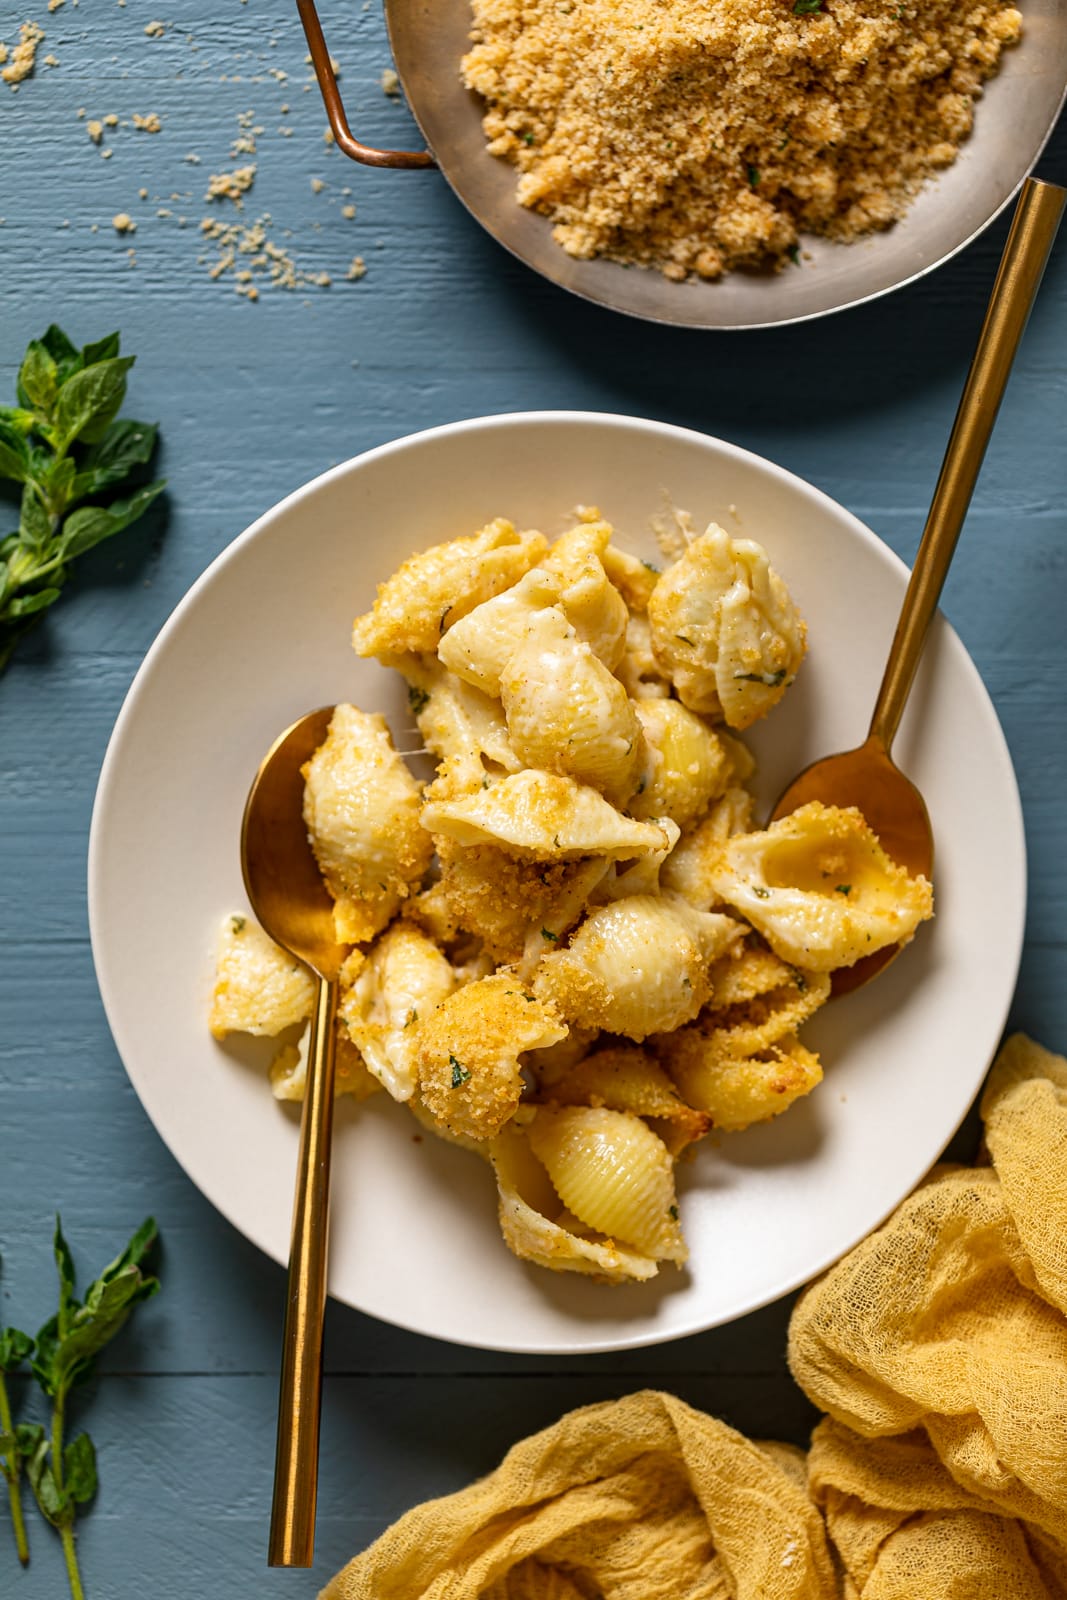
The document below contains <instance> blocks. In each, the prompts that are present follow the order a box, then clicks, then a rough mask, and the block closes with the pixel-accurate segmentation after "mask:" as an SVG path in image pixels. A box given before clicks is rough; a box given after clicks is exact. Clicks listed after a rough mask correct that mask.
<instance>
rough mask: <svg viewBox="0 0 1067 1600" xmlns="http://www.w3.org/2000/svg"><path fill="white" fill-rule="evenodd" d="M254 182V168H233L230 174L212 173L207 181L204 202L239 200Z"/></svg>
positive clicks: (253, 165)
mask: <svg viewBox="0 0 1067 1600" xmlns="http://www.w3.org/2000/svg"><path fill="white" fill-rule="evenodd" d="M255 180H256V168H255V164H254V163H252V164H251V165H249V166H247V167H235V168H234V169H233V171H232V172H214V173H212V175H211V177H210V178H209V179H208V180H207V194H206V195H205V196H204V198H205V199H206V200H240V198H241V196H242V195H243V194H247V193H248V191H249V189H251V187H252V185H253V183H254V182H255Z"/></svg>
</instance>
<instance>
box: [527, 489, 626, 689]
mask: <svg viewBox="0 0 1067 1600" xmlns="http://www.w3.org/2000/svg"><path fill="white" fill-rule="evenodd" d="M583 516H584V518H585V520H583V521H581V522H579V523H578V524H577V525H576V526H575V527H573V528H571V530H570V531H569V533H565V534H563V535H561V537H560V538H558V539H557V540H556V542H555V544H554V545H553V546H552V548H551V550H550V551H549V553H548V555H547V556H546V557H545V559H544V561H543V562H542V563H541V564H542V566H543V567H544V568H545V570H546V572H550V573H551V574H552V575H553V577H555V578H556V579H557V581H558V582H559V585H560V605H561V607H562V609H563V613H564V615H565V616H566V618H567V621H568V622H569V623H570V624H571V626H572V627H573V628H574V630H575V632H576V633H577V635H578V637H579V639H582V640H584V641H585V643H586V644H588V645H589V646H590V648H591V649H592V650H594V651H595V652H596V654H597V655H598V656H599V657H600V659H601V661H602V662H603V663H604V665H605V666H606V667H608V668H609V670H611V671H614V669H615V668H616V667H617V666H618V664H619V662H620V661H621V660H622V653H623V651H624V650H625V648H626V624H627V622H628V620H629V612H628V611H627V609H626V601H625V600H624V599H623V598H622V595H621V594H620V593H619V591H618V590H617V589H616V588H615V585H614V584H613V583H612V582H611V580H610V578H609V577H608V575H607V573H606V572H605V570H604V563H603V560H602V557H603V556H604V555H605V554H606V552H607V548H608V544H609V542H610V540H611V526H610V524H609V523H607V522H602V521H601V520H600V514H599V512H597V511H596V510H590V511H588V512H585V513H583Z"/></svg>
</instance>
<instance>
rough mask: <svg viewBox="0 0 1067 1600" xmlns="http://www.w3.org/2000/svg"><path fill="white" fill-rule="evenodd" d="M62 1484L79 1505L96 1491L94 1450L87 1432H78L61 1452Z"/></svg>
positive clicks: (83, 1503) (84, 1502) (85, 1501)
mask: <svg viewBox="0 0 1067 1600" xmlns="http://www.w3.org/2000/svg"><path fill="white" fill-rule="evenodd" d="M63 1484H64V1487H65V1489H66V1491H67V1493H68V1494H69V1495H70V1498H71V1499H72V1500H73V1501H74V1502H75V1503H76V1504H77V1505H79V1506H83V1505H85V1504H86V1503H87V1502H88V1501H89V1500H91V1499H92V1498H93V1495H94V1494H95V1493H96V1488H97V1477H96V1451H95V1449H94V1448H93V1441H92V1440H91V1439H90V1437H89V1435H88V1434H87V1433H79V1434H78V1435H77V1436H76V1437H75V1438H73V1439H72V1440H71V1441H70V1443H69V1444H68V1446H67V1448H66V1449H65V1450H64V1452H63Z"/></svg>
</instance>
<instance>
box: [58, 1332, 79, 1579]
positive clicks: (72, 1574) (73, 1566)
mask: <svg viewBox="0 0 1067 1600" xmlns="http://www.w3.org/2000/svg"><path fill="white" fill-rule="evenodd" d="M65 1321H66V1318H64V1317H61V1318H60V1326H61V1327H62V1324H63V1322H65ZM64 1331H65V1330H64ZM66 1413H67V1391H66V1389H65V1388H62V1387H60V1388H58V1389H57V1390H56V1395H55V1400H54V1401H53V1403H52V1476H53V1478H54V1479H55V1484H56V1489H57V1491H58V1494H59V1500H60V1504H63V1502H64V1500H65V1499H66V1484H65V1483H64V1481H63V1426H64V1423H65V1421H66ZM58 1526H59V1537H60V1539H61V1540H62V1542H63V1559H64V1561H65V1562H66V1564H67V1578H68V1580H69V1582H70V1593H71V1600H85V1591H84V1590H83V1588H82V1580H81V1573H80V1572H79V1571H78V1554H77V1551H76V1550H75V1548H74V1507H73V1505H67V1506H66V1508H65V1511H64V1514H63V1521H62V1522H60V1523H59V1525H58Z"/></svg>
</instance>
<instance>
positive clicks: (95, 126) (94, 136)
mask: <svg viewBox="0 0 1067 1600" xmlns="http://www.w3.org/2000/svg"><path fill="white" fill-rule="evenodd" d="M85 131H86V133H87V134H88V135H89V137H90V139H91V140H92V141H93V143H94V144H99V143H100V141H101V139H102V138H103V137H104V124H103V123H102V122H97V120H96V118H95V117H92V118H90V120H89V121H88V122H87V123H86V124H85Z"/></svg>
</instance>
